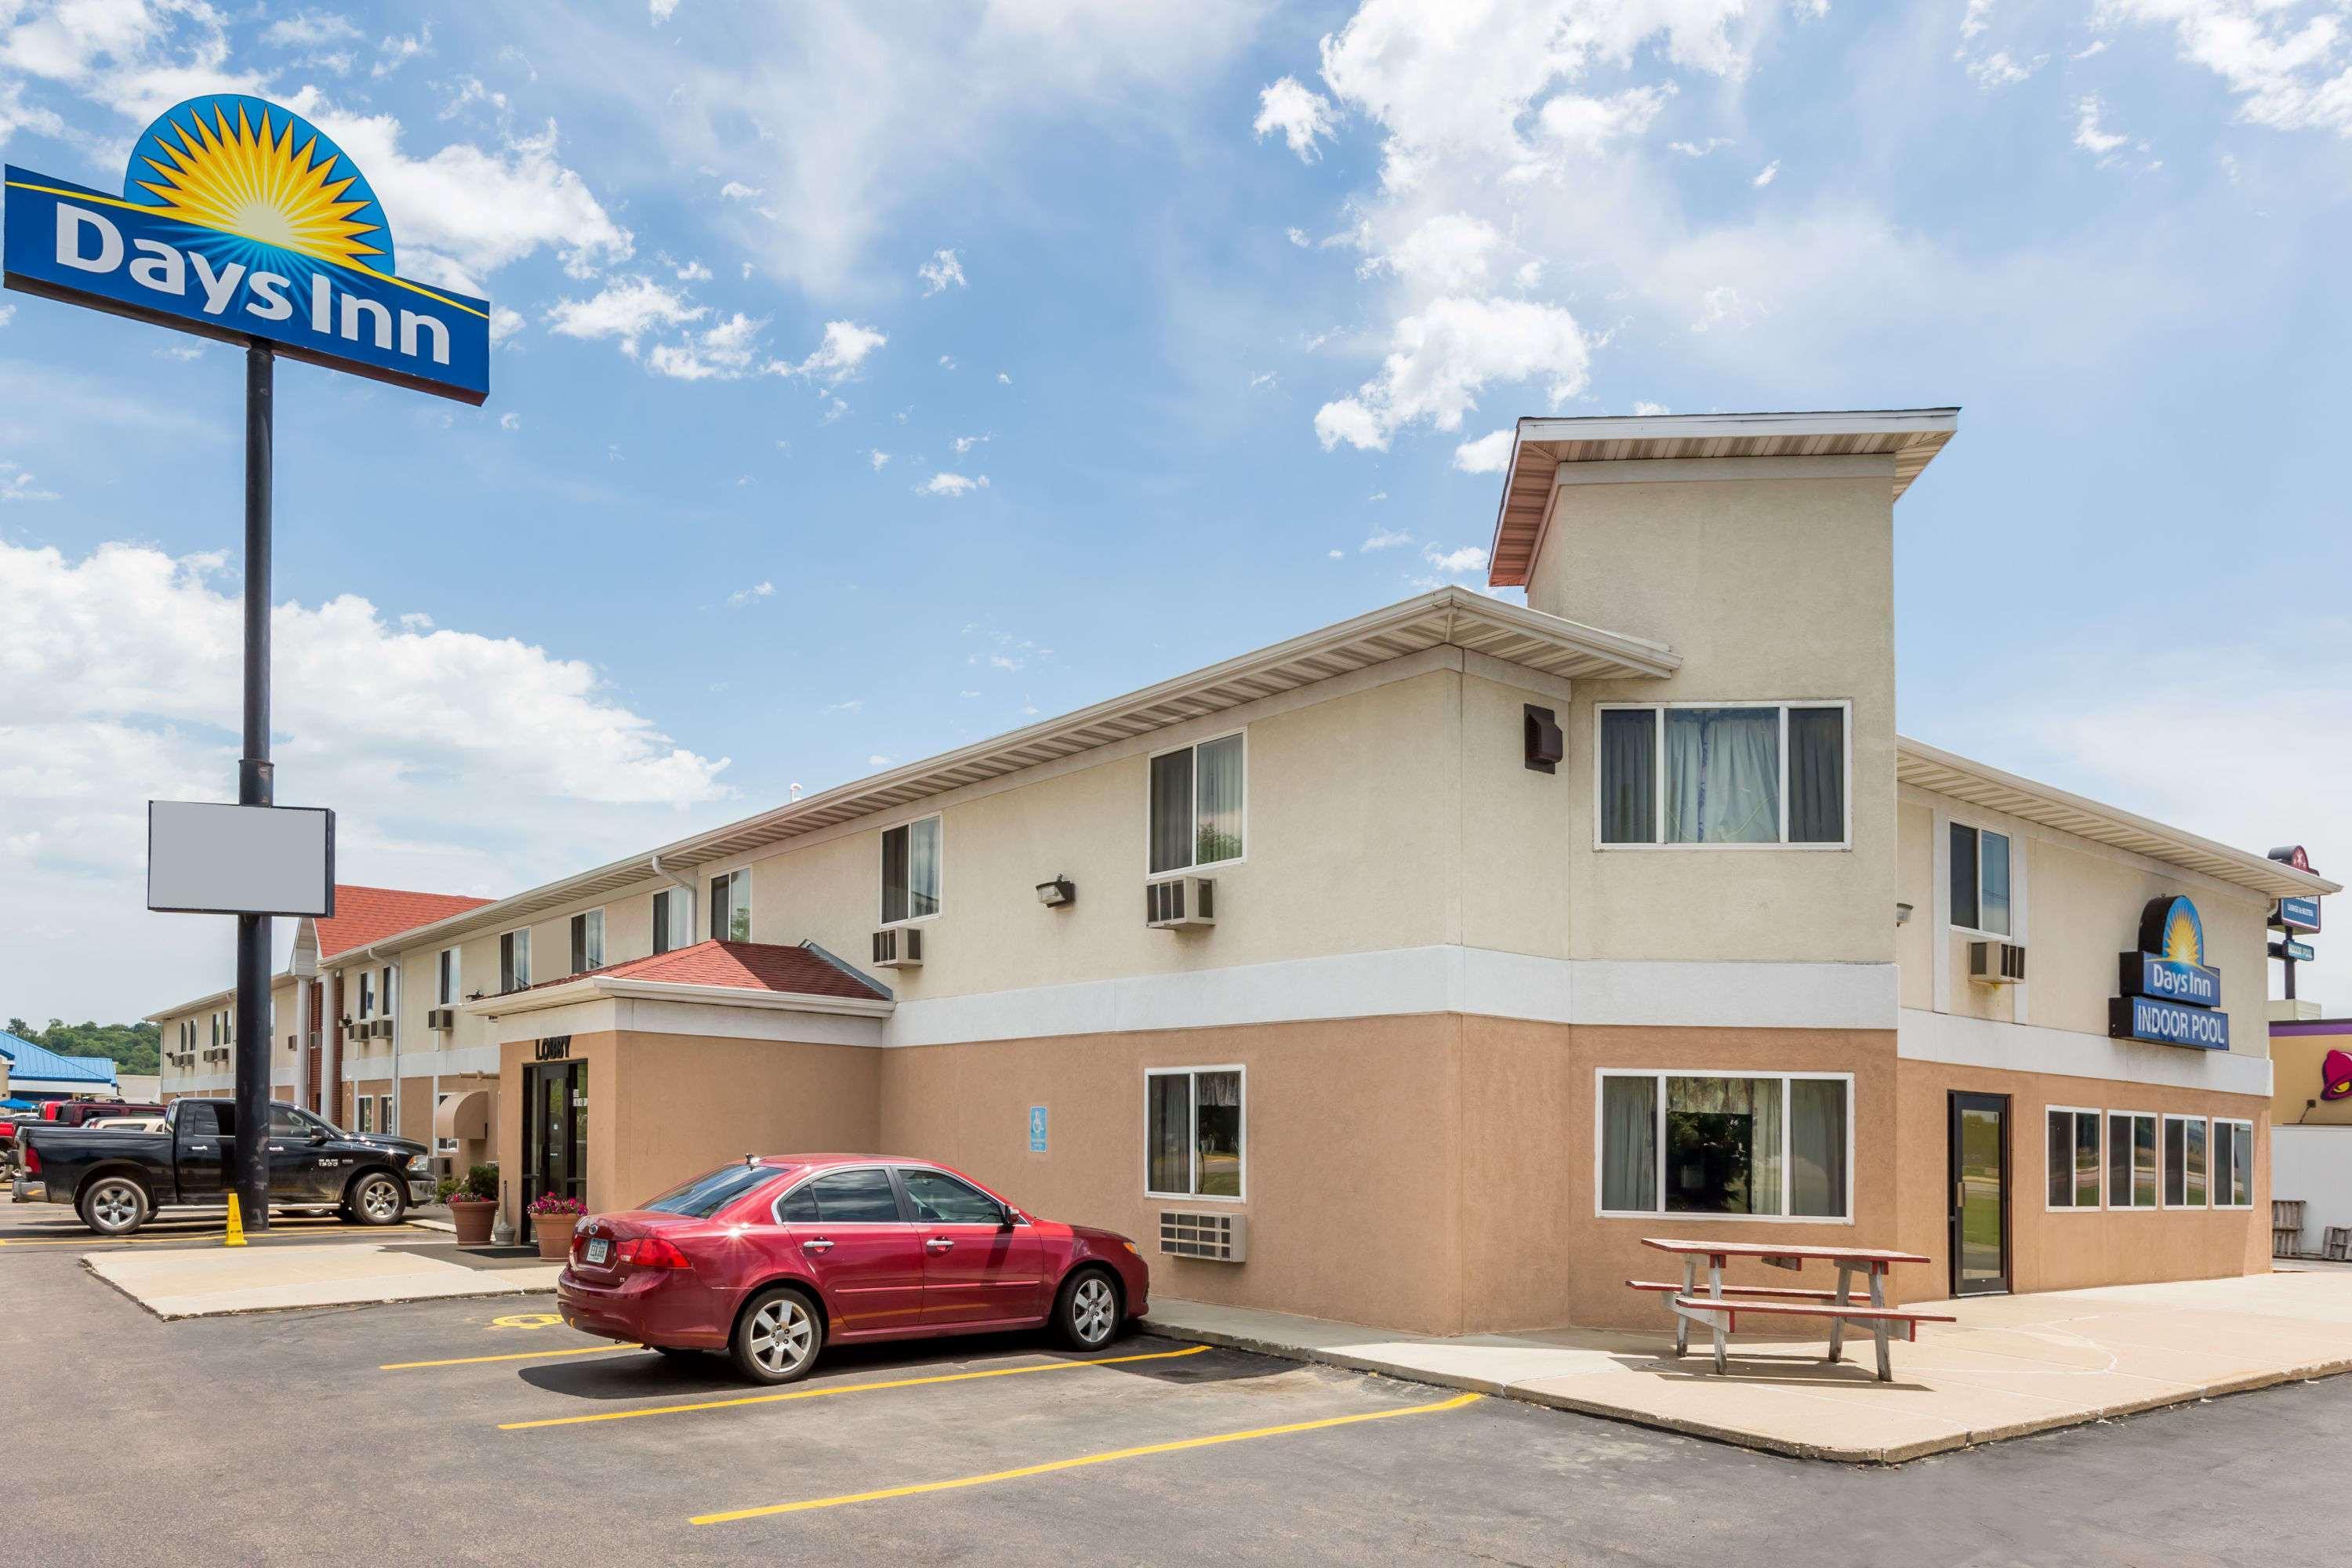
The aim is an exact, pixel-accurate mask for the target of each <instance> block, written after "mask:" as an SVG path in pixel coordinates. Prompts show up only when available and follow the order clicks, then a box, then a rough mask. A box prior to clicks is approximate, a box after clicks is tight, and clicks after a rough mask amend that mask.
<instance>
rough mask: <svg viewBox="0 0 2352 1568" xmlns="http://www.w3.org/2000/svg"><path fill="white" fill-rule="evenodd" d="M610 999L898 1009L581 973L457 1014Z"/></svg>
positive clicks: (792, 1008) (818, 1009)
mask: <svg viewBox="0 0 2352 1568" xmlns="http://www.w3.org/2000/svg"><path fill="white" fill-rule="evenodd" d="M616 999H625V1000H629V1001H635V1002H696V1003H706V1004H709V1003H716V1004H718V1005H720V1006H726V1007H755V1008H764V1009H768V1010H770V1011H773V1012H780V1013H837V1014H841V1015H843V1016H847V1017H852V1018H887V1017H888V1016H890V1013H891V1010H892V1009H893V1008H895V1007H897V1006H898V1004H897V1003H896V1002H893V1001H891V1000H889V999H888V998H887V997H881V996H877V997H871V998H866V997H858V996H818V995H814V994H811V993H808V992H802V991H761V990H758V989H755V988H753V987H751V986H748V985H680V984H677V983H676V982H674V981H665V980H616V979H614V977H613V976H611V975H609V974H583V975H582V976H581V977H580V978H579V979H577V980H568V981H565V982H563V983H562V984H558V985H537V986H533V987H532V988H531V989H530V990H529V991H515V992H509V993H508V994H505V995H501V996H485V997H483V998H482V999H481V1000H480V1001H478V1002H467V1003H462V1004H460V1005H459V1006H458V1009H457V1010H458V1011H459V1012H461V1013H466V1014H469V1015H471V1016H474V1017H477V1018H502V1017H506V1016H509V1015H512V1014H517V1013H540V1012H544V1011H546V1010H547V1009H548V1008H550V1007H570V1006H574V1005H578V1004H580V1003H583V1002H607V1001H613V1000H616Z"/></svg>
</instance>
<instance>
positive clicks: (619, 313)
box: [545, 278, 709, 354]
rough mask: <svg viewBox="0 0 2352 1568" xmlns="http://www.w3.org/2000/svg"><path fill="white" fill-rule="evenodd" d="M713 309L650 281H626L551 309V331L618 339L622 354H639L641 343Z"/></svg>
mask: <svg viewBox="0 0 2352 1568" xmlns="http://www.w3.org/2000/svg"><path fill="white" fill-rule="evenodd" d="M708 314H709V310H707V309H706V308H705V307H703V306H700V305H696V304H691V303H689V302H688V300H687V298H686V296H685V295H684V294H682V293H680V292H678V291H677V289H672V288H669V287H668V286H667V285H666V284H661V283H656V282H655V281H654V280H653V279H649V278H623V279H616V280H614V282H612V283H609V284H606V285H605V286H604V288H603V289H599V290H598V291H597V292H596V293H595V294H593V295H592V296H590V297H589V298H588V299H585V300H572V299H568V298H567V299H562V300H557V301H556V302H555V303H554V304H553V305H551V306H550V307H549V308H548V310H547V314H546V317H545V320H546V321H547V324H548V327H549V329H550V330H551V331H556V332H560V333H562V335H563V336H565V337H567V338H592V339H593V338H618V339H620V340H621V352H622V353H626V354H635V353H636V352H637V340H638V339H639V338H641V337H643V336H645V334H646V333H647V332H649V331H655V330H656V329H658V328H663V327H677V326H683V325H684V324H685V323H687V322H688V321H700V320H701V319H702V318H703V317H704V316H706V315H708Z"/></svg>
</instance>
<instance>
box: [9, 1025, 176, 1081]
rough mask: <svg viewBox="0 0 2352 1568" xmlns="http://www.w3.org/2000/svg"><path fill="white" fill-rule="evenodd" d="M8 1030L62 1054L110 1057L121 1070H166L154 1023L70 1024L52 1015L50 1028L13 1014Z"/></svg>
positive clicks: (158, 1030)
mask: <svg viewBox="0 0 2352 1568" xmlns="http://www.w3.org/2000/svg"><path fill="white" fill-rule="evenodd" d="M8 1032H9V1033H10V1034H12V1035H14V1036H16V1037H17V1038H18V1039H20V1040H30V1041H32V1042H33V1044H35V1045H37V1046H39V1047H42V1048H43V1049H45V1050H52V1051H55V1052H57V1053H58V1055H59V1056H61V1057H111V1058H114V1070H115V1071H116V1072H118V1073H126V1072H128V1073H157V1072H161V1071H163V1028H162V1027H161V1026H158V1025H155V1024H68V1023H67V1022H66V1021H65V1020H64V1019H63V1018H52V1019H50V1020H49V1026H48V1027H47V1028H46V1029H36V1028H35V1027H33V1026H31V1025H30V1024H27V1023H26V1022H25V1020H24V1019H22V1018H11V1019H9V1020H8Z"/></svg>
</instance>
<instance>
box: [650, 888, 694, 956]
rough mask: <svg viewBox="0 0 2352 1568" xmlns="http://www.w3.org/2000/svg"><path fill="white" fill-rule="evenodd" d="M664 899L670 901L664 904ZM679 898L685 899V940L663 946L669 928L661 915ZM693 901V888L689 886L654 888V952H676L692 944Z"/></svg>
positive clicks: (672, 906)
mask: <svg viewBox="0 0 2352 1568" xmlns="http://www.w3.org/2000/svg"><path fill="white" fill-rule="evenodd" d="M664 899H668V900H671V902H670V903H669V904H667V905H665V904H664V903H663V902H662V900H664ZM679 899H684V900H686V940H685V941H684V942H675V943H672V944H671V945H669V946H667V947H665V946H663V945H662V943H663V942H664V941H665V940H667V937H668V934H669V928H668V925H667V922H666V921H664V920H663V919H662V916H663V914H664V913H665V912H666V911H667V910H668V909H670V908H674V907H676V901H677V900H679ZM695 901H696V900H695V897H694V889H691V888H677V887H671V888H656V889H654V896H653V950H654V952H656V953H664V952H677V951H678V950H679V949H681V948H688V947H692V946H693V945H694V906H695Z"/></svg>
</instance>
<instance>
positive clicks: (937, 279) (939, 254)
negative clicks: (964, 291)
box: [915, 250, 965, 300]
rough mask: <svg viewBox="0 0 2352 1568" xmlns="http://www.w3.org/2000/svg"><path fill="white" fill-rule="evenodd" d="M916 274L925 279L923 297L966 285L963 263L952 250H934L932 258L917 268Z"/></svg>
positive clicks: (927, 297) (926, 297)
mask: <svg viewBox="0 0 2352 1568" xmlns="http://www.w3.org/2000/svg"><path fill="white" fill-rule="evenodd" d="M915 276H916V277H918V278H919V279H922V280H923V298H924V299H926V300H928V299H929V298H930V297H931V296H932V295H934V294H937V293H939V292H940V290H941V289H961V288H963V287H964V286H965V285H964V276H963V263H962V262H961V261H959V260H957V259H956V253H955V252H954V251H952V250H934V251H933V252H931V258H930V259H929V261H926V262H924V263H923V264H922V265H921V266H920V267H918V268H915Z"/></svg>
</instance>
